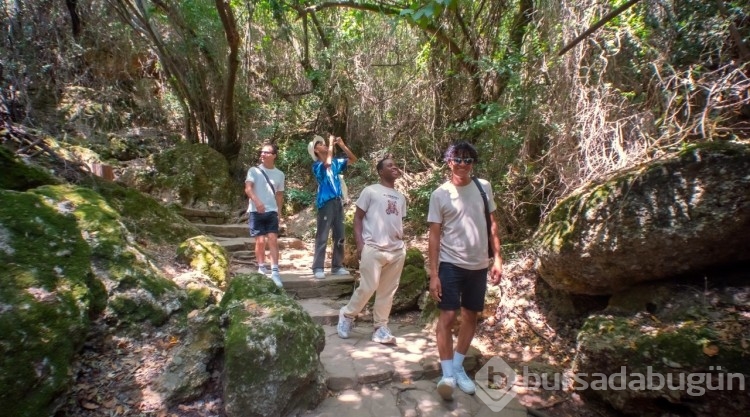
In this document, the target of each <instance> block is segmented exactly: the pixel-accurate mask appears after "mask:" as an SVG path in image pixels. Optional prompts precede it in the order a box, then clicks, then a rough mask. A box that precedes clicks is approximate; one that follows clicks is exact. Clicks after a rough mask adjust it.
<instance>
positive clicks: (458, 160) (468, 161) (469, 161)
mask: <svg viewBox="0 0 750 417" xmlns="http://www.w3.org/2000/svg"><path fill="white" fill-rule="evenodd" d="M450 160H451V161H453V163H454V164H456V165H460V164H461V162H463V163H464V165H471V164H473V163H474V158H450Z"/></svg>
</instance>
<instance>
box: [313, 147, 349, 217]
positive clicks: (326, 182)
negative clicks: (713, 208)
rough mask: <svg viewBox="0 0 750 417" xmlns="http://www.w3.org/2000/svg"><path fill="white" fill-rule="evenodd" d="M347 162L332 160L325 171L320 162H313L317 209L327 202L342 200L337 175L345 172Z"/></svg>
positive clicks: (340, 159)
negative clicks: (316, 184)
mask: <svg viewBox="0 0 750 417" xmlns="http://www.w3.org/2000/svg"><path fill="white" fill-rule="evenodd" d="M348 161H349V159H347V158H333V159H332V160H331V167H330V169H326V166H325V165H324V164H323V162H321V161H315V162H313V166H312V172H313V175H315V180H316V181H318V196H317V198H316V199H315V205H316V206H317V207H318V208H321V207H323V205H325V203H327V202H328V201H329V200H332V199H334V198H343V193H342V191H341V180H340V179H339V174H340V173H342V172H344V171H345V170H346V166H347V162H348Z"/></svg>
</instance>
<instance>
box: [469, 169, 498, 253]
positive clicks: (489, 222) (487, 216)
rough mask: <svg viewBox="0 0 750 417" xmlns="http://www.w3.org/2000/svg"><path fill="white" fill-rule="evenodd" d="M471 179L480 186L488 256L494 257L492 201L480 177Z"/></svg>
mask: <svg viewBox="0 0 750 417" xmlns="http://www.w3.org/2000/svg"><path fill="white" fill-rule="evenodd" d="M471 179H472V180H473V181H474V184H476V185H477V188H479V194H481V195H482V201H484V218H485V220H486V221H487V256H488V257H490V258H492V257H493V256H495V254H494V251H493V250H492V226H491V225H492V220H491V219H490V203H489V200H488V199H487V193H485V192H484V188H482V184H480V183H479V179H478V178H477V177H471Z"/></svg>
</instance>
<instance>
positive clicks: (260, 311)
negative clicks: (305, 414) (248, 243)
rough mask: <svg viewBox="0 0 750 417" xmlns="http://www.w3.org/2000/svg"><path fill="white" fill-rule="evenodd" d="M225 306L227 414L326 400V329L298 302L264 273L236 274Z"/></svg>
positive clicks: (275, 411) (286, 409)
mask: <svg viewBox="0 0 750 417" xmlns="http://www.w3.org/2000/svg"><path fill="white" fill-rule="evenodd" d="M221 308H222V309H223V311H224V315H225V317H226V320H227V329H226V337H225V346H224V375H223V378H222V384H223V391H224V404H225V411H226V413H227V416H229V417H237V416H243V417H253V416H259V417H260V416H282V415H287V414H288V413H290V412H292V411H294V410H295V409H299V408H301V409H306V408H307V407H308V406H310V405H317V404H318V403H319V402H320V401H322V399H323V397H324V396H325V392H326V389H325V383H324V381H323V378H322V372H323V370H322V367H321V364H320V352H321V351H322V350H323V347H324V344H325V339H324V334H323V329H322V328H321V327H320V326H319V325H317V324H315V323H314V322H313V321H312V319H311V318H310V315H309V314H307V313H306V312H305V311H304V310H303V309H302V307H301V306H300V305H299V304H297V303H296V302H295V301H294V300H293V299H291V298H290V297H289V296H288V295H286V293H284V292H283V290H282V289H279V288H277V287H276V286H275V285H274V284H273V283H272V282H271V281H270V280H269V279H267V278H266V277H264V276H263V275H260V274H250V275H238V276H236V277H234V278H233V279H232V281H231V282H230V283H229V288H228V289H227V292H226V294H225V295H224V298H223V299H222V302H221Z"/></svg>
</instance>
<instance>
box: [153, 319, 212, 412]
mask: <svg viewBox="0 0 750 417" xmlns="http://www.w3.org/2000/svg"><path fill="white" fill-rule="evenodd" d="M220 314H221V311H220V309H219V308H218V307H217V306H211V307H209V308H206V309H205V310H200V311H195V312H194V313H193V314H191V315H190V316H189V317H188V323H187V326H186V327H185V329H186V333H187V334H186V335H185V336H184V340H183V341H182V343H180V345H179V347H177V348H176V349H175V351H174V352H173V354H172V361H171V362H170V363H169V365H168V366H167V369H166V370H165V372H164V374H162V375H161V376H160V377H159V378H158V380H157V382H156V388H155V390H156V391H158V392H160V393H162V395H163V396H164V398H165V402H166V403H167V404H170V405H175V404H180V403H184V402H188V401H191V400H194V399H196V398H198V397H199V396H200V395H201V394H202V393H203V391H204V389H205V387H206V384H207V383H208V382H209V380H210V379H211V373H212V372H213V370H214V369H213V368H214V366H215V363H216V362H217V357H218V354H219V352H220V351H221V349H222V347H223V346H224V333H223V332H222V329H221V326H220Z"/></svg>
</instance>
